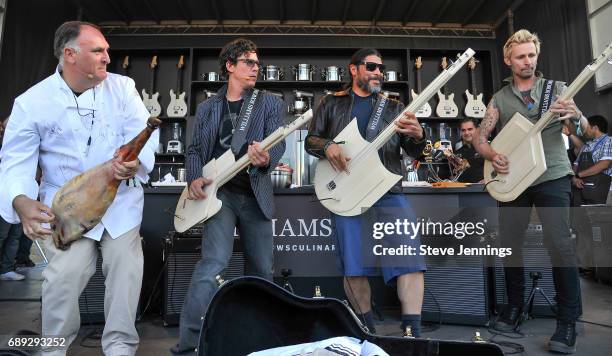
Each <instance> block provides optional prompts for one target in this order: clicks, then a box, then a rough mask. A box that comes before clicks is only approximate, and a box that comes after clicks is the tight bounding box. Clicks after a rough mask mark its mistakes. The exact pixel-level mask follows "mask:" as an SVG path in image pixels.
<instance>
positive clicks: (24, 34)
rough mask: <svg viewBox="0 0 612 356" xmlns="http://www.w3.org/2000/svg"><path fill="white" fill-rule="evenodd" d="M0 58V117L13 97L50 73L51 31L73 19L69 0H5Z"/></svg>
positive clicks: (5, 114)
mask: <svg viewBox="0 0 612 356" xmlns="http://www.w3.org/2000/svg"><path fill="white" fill-rule="evenodd" d="M6 10H7V12H6V14H5V15H6V17H5V21H6V23H5V25H4V26H5V27H4V34H3V36H2V37H3V39H2V57H1V58H0V78H1V80H0V82H1V85H0V119H4V118H6V117H8V116H9V115H10V113H11V110H12V108H13V101H14V100H15V98H16V97H18V96H19V95H20V94H22V93H23V92H24V91H26V90H27V89H28V88H29V87H31V86H32V85H34V84H36V83H37V82H39V81H40V80H42V79H44V78H46V77H47V76H49V75H50V74H52V73H53V71H54V70H55V67H56V66H57V59H56V58H55V57H54V56H53V35H54V32H55V29H56V28H57V27H58V26H59V25H60V24H62V23H63V22H64V21H68V20H74V19H75V17H76V7H75V6H74V5H73V4H72V2H71V1H69V0H53V1H40V0H8V1H7V7H6Z"/></svg>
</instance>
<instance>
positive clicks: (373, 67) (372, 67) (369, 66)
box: [361, 62, 387, 73]
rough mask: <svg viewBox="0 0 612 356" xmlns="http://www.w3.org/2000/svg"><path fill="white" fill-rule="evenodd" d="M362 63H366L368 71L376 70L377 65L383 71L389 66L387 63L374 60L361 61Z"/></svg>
mask: <svg viewBox="0 0 612 356" xmlns="http://www.w3.org/2000/svg"><path fill="white" fill-rule="evenodd" d="M361 64H363V65H365V68H366V70H367V71H368V72H373V71H375V70H376V67H378V69H380V71H381V73H382V72H384V71H385V69H386V68H387V66H386V65H384V64H381V63H374V62H361Z"/></svg>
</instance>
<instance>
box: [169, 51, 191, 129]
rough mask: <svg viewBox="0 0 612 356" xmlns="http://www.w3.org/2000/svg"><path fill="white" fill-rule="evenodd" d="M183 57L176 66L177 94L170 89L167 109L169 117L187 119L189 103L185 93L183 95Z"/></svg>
mask: <svg viewBox="0 0 612 356" xmlns="http://www.w3.org/2000/svg"><path fill="white" fill-rule="evenodd" d="M184 64H185V62H184V61H183V56H181V58H179V61H178V63H177V65H176V68H177V69H176V93H175V92H174V89H170V104H168V108H166V114H167V115H168V117H185V115H187V103H186V102H185V92H182V93H181V90H182V88H183V66H184Z"/></svg>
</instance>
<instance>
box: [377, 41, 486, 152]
mask: <svg viewBox="0 0 612 356" xmlns="http://www.w3.org/2000/svg"><path fill="white" fill-rule="evenodd" d="M474 53H475V52H474V50H472V49H471V48H468V49H467V50H466V51H465V52H463V54H462V55H461V56H459V58H458V59H457V60H456V61H455V62H454V63H453V64H452V65H451V66H450V67H447V68H446V69H445V70H444V71H442V73H440V74H439V75H438V76H437V77H436V79H434V80H433V81H432V82H431V83H430V84H429V85H428V86H427V87H426V88H425V89H424V90H423V92H422V93H420V94H419V96H418V97H417V98H416V99H414V100H413V101H412V102H411V103H410V104H409V105H408V106H407V107H406V108H405V109H404V110H403V111H402V112H401V113H400V114H399V115H397V116H396V117H395V119H393V122H392V123H391V124H390V125H388V126H387V127H386V128H385V129H384V130H383V131H381V132H380V134H378V136H376V138H375V139H374V141H372V143H371V144H370V145H369V149H372V150H373V151H374V152H376V151H378V150H379V149H380V148H381V147H382V146H383V145H384V144H385V143H387V141H389V139H391V137H393V136H394V135H395V124H394V123H395V121H397V120H399V119H400V118H401V117H402V116H403V115H404V113H405V112H408V111H409V112H417V111H418V110H419V108H421V107H422V106H423V105H425V103H427V102H428V101H429V99H431V97H433V96H434V95H435V94H436V93H437V92H438V90H440V88H442V86H443V85H444V84H446V83H447V82H448V81H449V80H450V79H451V78H452V77H453V76H454V75H455V74H456V73H457V71H458V70H459V68H461V67H463V66H464V65H465V64H466V63H467V61H468V60H469V59H470V58H471V57H472V56H473V55H474Z"/></svg>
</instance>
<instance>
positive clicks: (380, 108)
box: [366, 95, 389, 142]
mask: <svg viewBox="0 0 612 356" xmlns="http://www.w3.org/2000/svg"><path fill="white" fill-rule="evenodd" d="M388 101H389V99H388V98H387V97H386V96H384V95H379V96H378V100H377V101H376V104H374V110H372V115H370V120H369V121H368V127H367V128H366V140H368V141H369V142H372V140H374V138H375V137H376V135H378V132H379V127H380V121H381V120H380V118H381V116H382V114H383V112H384V111H385V106H386V105H387V102H388Z"/></svg>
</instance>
